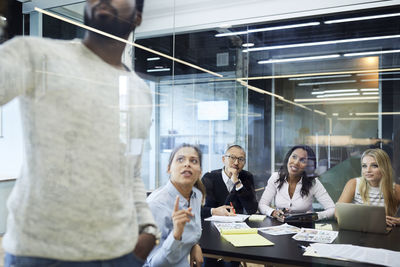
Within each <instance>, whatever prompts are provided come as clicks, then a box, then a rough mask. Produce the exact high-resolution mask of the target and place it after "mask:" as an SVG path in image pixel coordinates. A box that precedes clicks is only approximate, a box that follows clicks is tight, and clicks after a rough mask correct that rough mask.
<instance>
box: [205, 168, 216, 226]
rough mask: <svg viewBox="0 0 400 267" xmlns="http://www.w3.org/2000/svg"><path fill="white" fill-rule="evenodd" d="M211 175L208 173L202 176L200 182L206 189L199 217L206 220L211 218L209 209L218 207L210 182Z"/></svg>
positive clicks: (212, 185) (211, 182) (212, 184)
mask: <svg viewBox="0 0 400 267" xmlns="http://www.w3.org/2000/svg"><path fill="white" fill-rule="evenodd" d="M212 176H213V175H212V174H211V173H210V172H208V173H206V174H204V176H203V178H202V179H201V181H202V182H203V184H204V186H205V188H206V202H205V204H204V206H203V207H201V217H202V218H207V217H210V216H211V209H212V208H216V207H217V206H218V202H217V200H216V199H215V196H214V183H213V181H212V179H213V177H212Z"/></svg>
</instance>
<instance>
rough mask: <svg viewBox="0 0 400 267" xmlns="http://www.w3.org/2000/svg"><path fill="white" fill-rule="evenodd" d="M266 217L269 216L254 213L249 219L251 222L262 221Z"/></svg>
mask: <svg viewBox="0 0 400 267" xmlns="http://www.w3.org/2000/svg"><path fill="white" fill-rule="evenodd" d="M265 217H267V216H266V215H262V214H252V215H250V217H249V221H251V222H262V221H264V219H265Z"/></svg>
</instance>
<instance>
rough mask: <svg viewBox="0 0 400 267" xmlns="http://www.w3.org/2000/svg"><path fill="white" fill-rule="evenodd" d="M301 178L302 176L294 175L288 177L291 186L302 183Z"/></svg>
mask: <svg viewBox="0 0 400 267" xmlns="http://www.w3.org/2000/svg"><path fill="white" fill-rule="evenodd" d="M300 179H301V177H300V176H292V175H288V179H287V181H288V183H289V184H292V183H293V184H297V183H298V182H299V181H300Z"/></svg>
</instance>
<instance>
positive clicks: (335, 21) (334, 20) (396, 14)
mask: <svg viewBox="0 0 400 267" xmlns="http://www.w3.org/2000/svg"><path fill="white" fill-rule="evenodd" d="M397 16H400V13H392V14H382V15H373V16H364V17H355V18H346V19H333V20H327V21H324V23H325V24H334V23H343V22H350V21H360V20H369V19H383V18H390V17H397Z"/></svg>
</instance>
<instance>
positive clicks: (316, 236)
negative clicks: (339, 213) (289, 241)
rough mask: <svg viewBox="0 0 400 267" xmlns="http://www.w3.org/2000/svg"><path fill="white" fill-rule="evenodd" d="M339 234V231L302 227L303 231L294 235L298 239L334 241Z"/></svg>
mask: <svg viewBox="0 0 400 267" xmlns="http://www.w3.org/2000/svg"><path fill="white" fill-rule="evenodd" d="M337 236H338V231H328V230H318V229H311V228H301V231H300V232H299V233H297V234H295V235H294V236H293V239H295V240H297V241H307V242H318V243H332V242H333V240H335V239H336V237H337Z"/></svg>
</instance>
